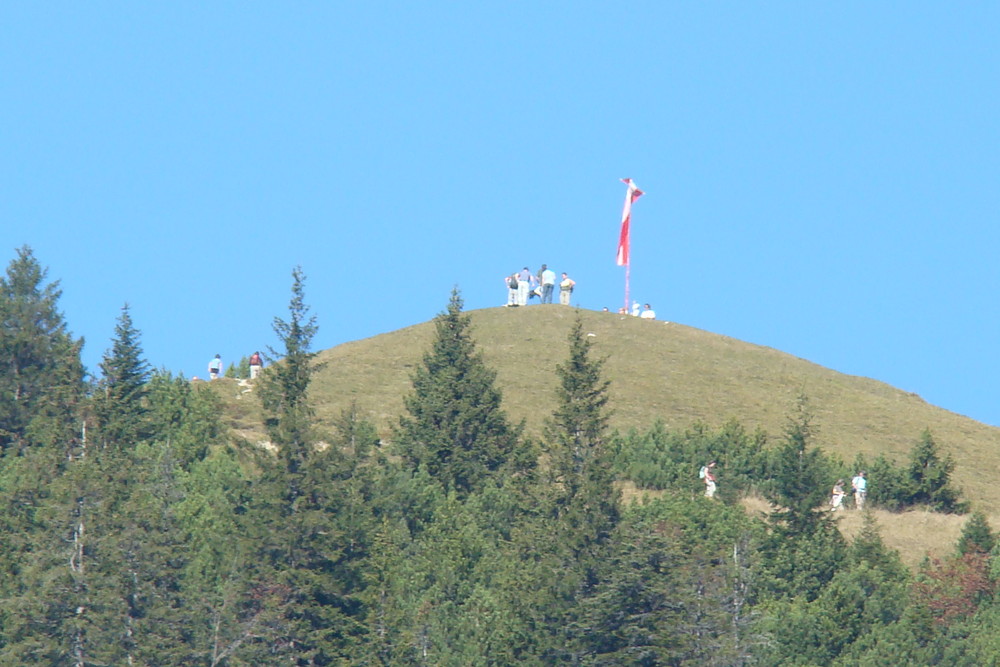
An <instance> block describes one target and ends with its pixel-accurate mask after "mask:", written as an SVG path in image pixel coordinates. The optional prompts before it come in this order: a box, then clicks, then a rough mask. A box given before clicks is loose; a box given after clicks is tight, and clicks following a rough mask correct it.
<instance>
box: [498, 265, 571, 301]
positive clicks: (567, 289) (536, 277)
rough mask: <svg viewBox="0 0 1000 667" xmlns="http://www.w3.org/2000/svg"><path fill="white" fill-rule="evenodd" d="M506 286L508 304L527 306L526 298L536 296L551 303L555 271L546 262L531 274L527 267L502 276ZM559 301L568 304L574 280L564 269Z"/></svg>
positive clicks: (554, 286) (554, 285)
mask: <svg viewBox="0 0 1000 667" xmlns="http://www.w3.org/2000/svg"><path fill="white" fill-rule="evenodd" d="M503 280H504V284H505V285H506V286H507V305H508V306H527V305H528V299H531V298H534V297H538V298H540V299H541V303H552V293H553V292H554V291H555V288H556V272H555V271H553V270H552V269H550V268H549V267H548V266H547V265H546V264H542V268H540V269H538V273H537V274H533V273H532V272H531V270H530V269H529V268H528V267H524V268H523V269H521V270H520V271H517V272H515V273H512V274H510V275H509V276H505V277H504V279H503ZM558 284H559V303H560V304H562V305H564V306H568V305H569V302H570V297H571V296H572V295H573V288H574V287H576V281H575V280H573V279H572V278H570V277H569V276H568V275H567V274H566V272H565V271H564V272H563V274H562V280H560V281H559V283H558Z"/></svg>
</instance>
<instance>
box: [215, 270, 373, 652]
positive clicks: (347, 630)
mask: <svg viewBox="0 0 1000 667" xmlns="http://www.w3.org/2000/svg"><path fill="white" fill-rule="evenodd" d="M292 278H293V284H292V298H291V301H290V302H289V315H290V317H289V320H288V321H285V320H282V319H280V318H275V323H274V330H275V333H277V334H278V337H279V338H280V339H281V341H282V343H283V344H284V355H283V358H281V359H280V360H279V361H277V362H275V363H272V364H271V365H270V367H269V368H268V369H267V370H266V371H265V372H264V373H263V374H262V375H261V377H260V380H259V386H260V390H261V402H262V404H263V406H264V410H265V424H266V427H267V430H268V434H269V435H270V437H271V442H272V444H274V445H275V447H276V448H277V457H276V460H275V458H271V457H270V456H269V455H266V454H265V455H263V456H261V458H260V466H261V467H262V474H261V477H260V479H259V480H258V482H257V484H256V485H255V487H254V489H253V491H252V495H253V502H252V506H251V511H250V512H249V513H248V516H247V526H246V529H247V532H248V534H250V535H251V536H252V537H253V541H254V547H255V554H254V556H253V558H252V565H251V567H252V573H251V574H250V576H249V579H248V581H249V588H248V589H247V594H246V596H245V597H247V598H248V599H249V601H251V604H250V607H249V608H248V609H247V611H246V614H245V615H244V618H246V617H247V616H249V618H253V619H257V620H255V621H254V622H255V623H258V624H262V625H263V626H265V627H262V628H261V631H260V632H259V633H257V634H256V636H255V637H254V638H253V641H249V640H248V641H246V642H244V643H242V644H241V645H240V646H239V647H237V648H234V650H233V656H234V659H238V660H241V661H242V662H240V663H239V664H275V663H277V662H282V663H283V664H295V665H327V664H340V663H343V662H344V661H345V656H347V655H349V654H350V650H351V646H352V643H353V641H354V640H353V637H354V635H356V634H357V633H358V632H359V631H360V625H359V624H358V623H357V622H356V620H355V618H354V617H355V616H356V615H357V614H358V613H359V609H358V604H357V603H356V602H355V601H354V600H353V597H352V590H351V586H352V585H353V584H354V583H355V582H356V577H355V576H354V573H353V570H352V567H351V562H350V561H351V560H352V558H354V557H355V554H354V552H353V551H352V548H353V547H354V544H353V539H354V538H356V537H357V536H356V535H354V534H351V535H350V537H348V528H347V527H345V525H344V522H345V521H346V519H345V517H347V516H349V515H350V514H351V511H350V509H349V508H350V507H351V498H352V495H351V494H350V493H349V489H348V487H349V484H348V483H347V482H346V481H345V479H344V477H345V475H344V470H345V467H346V465H347V464H346V463H345V459H346V457H345V455H344V453H343V451H342V450H341V449H340V448H339V447H334V446H325V447H320V446H318V445H319V442H318V439H317V438H316V436H315V433H314V424H313V411H312V408H311V405H310V402H309V385H310V382H311V380H312V377H313V375H314V373H315V371H316V368H317V366H316V363H315V356H316V355H315V353H313V352H312V351H311V349H310V347H311V343H312V338H313V336H314V335H315V334H316V331H317V330H318V327H317V326H316V319H315V317H312V316H310V315H309V308H308V306H307V305H306V303H305V276H304V274H303V272H302V270H301V268H296V269H295V270H294V271H293V272H292ZM271 353H272V355H275V356H277V353H276V352H275V351H274V350H273V349H272V350H271ZM358 539H359V540H360V541H361V542H363V541H364V540H363V538H358ZM265 630H266V631H265Z"/></svg>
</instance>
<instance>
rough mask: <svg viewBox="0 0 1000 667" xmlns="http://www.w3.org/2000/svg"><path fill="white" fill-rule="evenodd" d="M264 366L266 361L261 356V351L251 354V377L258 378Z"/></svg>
mask: <svg viewBox="0 0 1000 667" xmlns="http://www.w3.org/2000/svg"><path fill="white" fill-rule="evenodd" d="M262 368H264V361H263V360H262V359H261V358H260V352H254V353H253V354H251V355H250V379H251V380H256V379H257V376H258V375H260V369H262Z"/></svg>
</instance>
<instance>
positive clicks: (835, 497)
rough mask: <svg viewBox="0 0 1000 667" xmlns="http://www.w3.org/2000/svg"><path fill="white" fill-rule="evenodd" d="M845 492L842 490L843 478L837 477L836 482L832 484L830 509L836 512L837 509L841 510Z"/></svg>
mask: <svg viewBox="0 0 1000 667" xmlns="http://www.w3.org/2000/svg"><path fill="white" fill-rule="evenodd" d="M846 495H847V492H846V491H844V480H842V479H838V480H837V483H836V484H834V485H833V492H832V494H831V496H830V511H831V512H836V511H837V510H842V509H844V508H843V502H844V496H846Z"/></svg>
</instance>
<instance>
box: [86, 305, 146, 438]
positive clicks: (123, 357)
mask: <svg viewBox="0 0 1000 667" xmlns="http://www.w3.org/2000/svg"><path fill="white" fill-rule="evenodd" d="M139 336H140V334H139V331H138V330H137V329H136V328H135V326H134V325H133V324H132V316H131V315H130V313H129V306H128V304H125V305H124V306H123V307H122V312H121V315H120V316H119V317H118V322H117V324H116V325H115V337H114V340H113V341H112V344H111V349H110V350H108V351H107V352H106V353H105V354H104V360H103V361H102V362H101V371H102V373H103V374H104V376H103V377H102V378H101V380H100V382H98V384H97V395H96V396H95V398H94V415H95V417H96V419H97V427H98V433H99V434H100V440H101V442H102V443H103V445H104V446H113V447H130V446H135V444H137V443H138V442H139V441H141V440H142V439H143V438H144V437H145V436H146V435H147V434H148V424H147V417H146V411H147V405H146V391H147V388H146V384H147V382H148V381H149V364H148V363H147V362H146V360H145V359H144V358H143V353H142V346H141V344H140V342H139Z"/></svg>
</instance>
